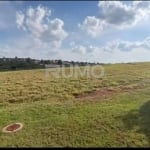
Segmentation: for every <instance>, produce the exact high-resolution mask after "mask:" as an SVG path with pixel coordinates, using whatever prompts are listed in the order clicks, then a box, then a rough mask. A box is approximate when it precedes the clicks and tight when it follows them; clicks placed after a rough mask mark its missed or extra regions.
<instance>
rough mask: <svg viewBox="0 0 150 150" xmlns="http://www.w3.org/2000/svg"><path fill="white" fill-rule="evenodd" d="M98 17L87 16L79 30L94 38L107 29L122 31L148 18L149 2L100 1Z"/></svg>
mask: <svg viewBox="0 0 150 150" xmlns="http://www.w3.org/2000/svg"><path fill="white" fill-rule="evenodd" d="M98 7H99V17H95V16H87V17H86V18H85V19H84V21H83V23H81V24H80V25H79V27H80V28H81V30H83V31H85V32H86V33H87V34H89V35H91V36H92V37H96V36H98V35H100V34H101V32H103V31H105V30H106V29H108V28H109V27H113V28H117V29H124V28H127V27H132V26H135V25H136V24H138V23H139V22H142V21H144V20H146V19H148V18H149V16H150V2H148V1H139V2H137V1H134V2H131V3H130V4H129V3H128V4H127V3H124V2H121V1H100V2H99V3H98Z"/></svg>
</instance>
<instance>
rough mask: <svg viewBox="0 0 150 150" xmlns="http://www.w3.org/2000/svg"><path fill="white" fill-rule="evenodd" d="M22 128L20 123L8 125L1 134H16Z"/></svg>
mask: <svg viewBox="0 0 150 150" xmlns="http://www.w3.org/2000/svg"><path fill="white" fill-rule="evenodd" d="M22 127H23V124H22V123H13V124H9V125H8V126H6V127H4V128H3V130H2V131H3V132H4V133H12V132H17V131H19V130H21V129H22Z"/></svg>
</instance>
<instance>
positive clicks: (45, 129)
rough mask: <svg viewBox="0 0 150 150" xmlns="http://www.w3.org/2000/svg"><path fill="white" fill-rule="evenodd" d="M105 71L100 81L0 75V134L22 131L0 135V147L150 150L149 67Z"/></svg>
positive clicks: (40, 74) (113, 67) (116, 67)
mask: <svg viewBox="0 0 150 150" xmlns="http://www.w3.org/2000/svg"><path fill="white" fill-rule="evenodd" d="M97 67H98V66H97ZM82 69H84V67H82ZM104 69H105V74H104V77H103V78H94V77H92V76H89V77H86V75H85V76H84V77H83V76H80V75H79V76H78V77H70V78H65V77H61V78H55V77H54V76H52V75H51V74H49V76H48V77H45V70H44V69H43V70H30V71H14V72H0V130H1V131H2V129H3V127H5V126H6V125H8V124H10V123H15V122H21V123H23V125H24V127H23V129H22V130H21V131H18V132H16V133H11V134H6V133H2V132H1V131H0V147H4V146H7V147H150V63H148V62H147V63H135V64H114V65H104ZM66 72H69V68H66Z"/></svg>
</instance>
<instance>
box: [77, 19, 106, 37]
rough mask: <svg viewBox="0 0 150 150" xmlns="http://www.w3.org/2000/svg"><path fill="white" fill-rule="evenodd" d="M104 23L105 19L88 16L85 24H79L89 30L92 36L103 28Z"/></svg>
mask: <svg viewBox="0 0 150 150" xmlns="http://www.w3.org/2000/svg"><path fill="white" fill-rule="evenodd" d="M103 25H104V21H103V20H100V19H99V18H96V17H95V16H87V17H86V18H85V20H84V21H83V24H79V27H80V28H81V29H82V30H83V31H87V33H88V34H89V35H91V36H92V37H96V36H97V35H98V34H99V33H100V32H101V31H102V30H103Z"/></svg>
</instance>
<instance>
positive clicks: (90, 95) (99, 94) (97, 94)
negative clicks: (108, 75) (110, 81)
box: [76, 85, 140, 100]
mask: <svg viewBox="0 0 150 150" xmlns="http://www.w3.org/2000/svg"><path fill="white" fill-rule="evenodd" d="M139 88H140V87H139V86H132V85H127V86H120V87H114V88H112V87H111V88H107V87H105V88H100V89H97V90H95V91H91V92H87V93H82V94H79V95H77V96H76V98H77V99H87V100H88V99H90V100H94V99H99V98H101V99H105V98H110V97H111V96H114V95H116V94H119V93H121V92H133V91H135V90H136V89H139Z"/></svg>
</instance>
